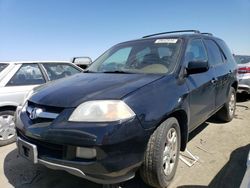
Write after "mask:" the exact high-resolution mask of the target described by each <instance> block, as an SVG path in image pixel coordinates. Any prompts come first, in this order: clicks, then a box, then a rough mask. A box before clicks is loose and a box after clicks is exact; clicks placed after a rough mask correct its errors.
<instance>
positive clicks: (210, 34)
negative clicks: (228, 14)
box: [201, 33, 213, 36]
mask: <svg viewBox="0 0 250 188" xmlns="http://www.w3.org/2000/svg"><path fill="white" fill-rule="evenodd" d="M201 34H203V35H209V36H213V34H212V33H201Z"/></svg>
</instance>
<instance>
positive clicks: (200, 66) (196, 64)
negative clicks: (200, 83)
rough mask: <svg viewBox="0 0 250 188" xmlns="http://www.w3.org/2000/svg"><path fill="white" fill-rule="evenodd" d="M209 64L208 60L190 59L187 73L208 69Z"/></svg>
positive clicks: (196, 72)
mask: <svg viewBox="0 0 250 188" xmlns="http://www.w3.org/2000/svg"><path fill="white" fill-rule="evenodd" d="M208 69H209V66H208V62H207V61H190V62H189V63H188V67H187V68H186V70H187V74H198V73H202V72H206V71H208Z"/></svg>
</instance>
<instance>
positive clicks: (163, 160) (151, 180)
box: [140, 117, 181, 188]
mask: <svg viewBox="0 0 250 188" xmlns="http://www.w3.org/2000/svg"><path fill="white" fill-rule="evenodd" d="M174 135H175V136H174ZM167 136H169V137H170V138H172V139H173V141H174V140H175V141H176V142H175V144H171V142H169V139H168V138H167ZM172 139H171V140H172ZM180 141H181V139H180V127H179V123H178V121H177V119H176V118H174V117H171V118H169V119H167V120H166V121H164V122H163V123H162V124H161V125H160V126H159V127H158V128H157V129H156V130H155V131H154V133H153V134H152V135H151V137H150V139H149V142H148V145H147V149H146V151H145V154H144V162H143V164H142V166H141V169H140V174H141V177H142V179H143V180H144V182H145V183H146V184H148V185H150V186H153V187H158V188H165V187H167V186H168V185H169V183H170V182H171V180H172V179H173V178H174V175H175V172H176V168H177V165H178V160H179V152H180ZM171 148H173V149H172V150H171ZM168 149H170V151H172V152H173V151H175V152H173V153H175V154H173V153H172V159H171V160H172V162H173V164H172V163H170V161H171V160H170V159H169V158H171V157H169V155H171V152H169V151H168ZM164 152H165V154H167V156H166V155H164ZM173 159H174V160H173ZM168 160H169V161H168ZM170 164H171V165H170ZM168 165H169V166H168ZM167 167H169V168H167ZM167 169H169V170H170V171H168V170H167Z"/></svg>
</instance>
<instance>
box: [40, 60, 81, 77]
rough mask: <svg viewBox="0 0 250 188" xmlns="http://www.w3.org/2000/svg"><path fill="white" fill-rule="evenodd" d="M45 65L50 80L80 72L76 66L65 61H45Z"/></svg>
mask: <svg viewBox="0 0 250 188" xmlns="http://www.w3.org/2000/svg"><path fill="white" fill-rule="evenodd" d="M43 67H44V68H45V70H46V72H47V74H48V76H49V79H50V80H57V79H59V78H64V77H67V76H71V75H74V74H76V73H79V72H80V71H79V70H78V69H76V68H75V67H73V66H71V65H68V64H63V63H43Z"/></svg>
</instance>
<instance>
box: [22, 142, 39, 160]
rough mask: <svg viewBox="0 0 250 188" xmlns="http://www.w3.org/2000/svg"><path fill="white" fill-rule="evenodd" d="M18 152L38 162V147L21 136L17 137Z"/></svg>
mask: <svg viewBox="0 0 250 188" xmlns="http://www.w3.org/2000/svg"><path fill="white" fill-rule="evenodd" d="M17 148H18V153H19V155H21V156H22V157H24V158H25V159H27V160H29V161H32V162H33V163H37V161H38V160H37V159H38V158H37V156H38V155H37V147H36V145H34V144H31V143H28V142H26V141H24V140H23V139H21V138H17Z"/></svg>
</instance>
